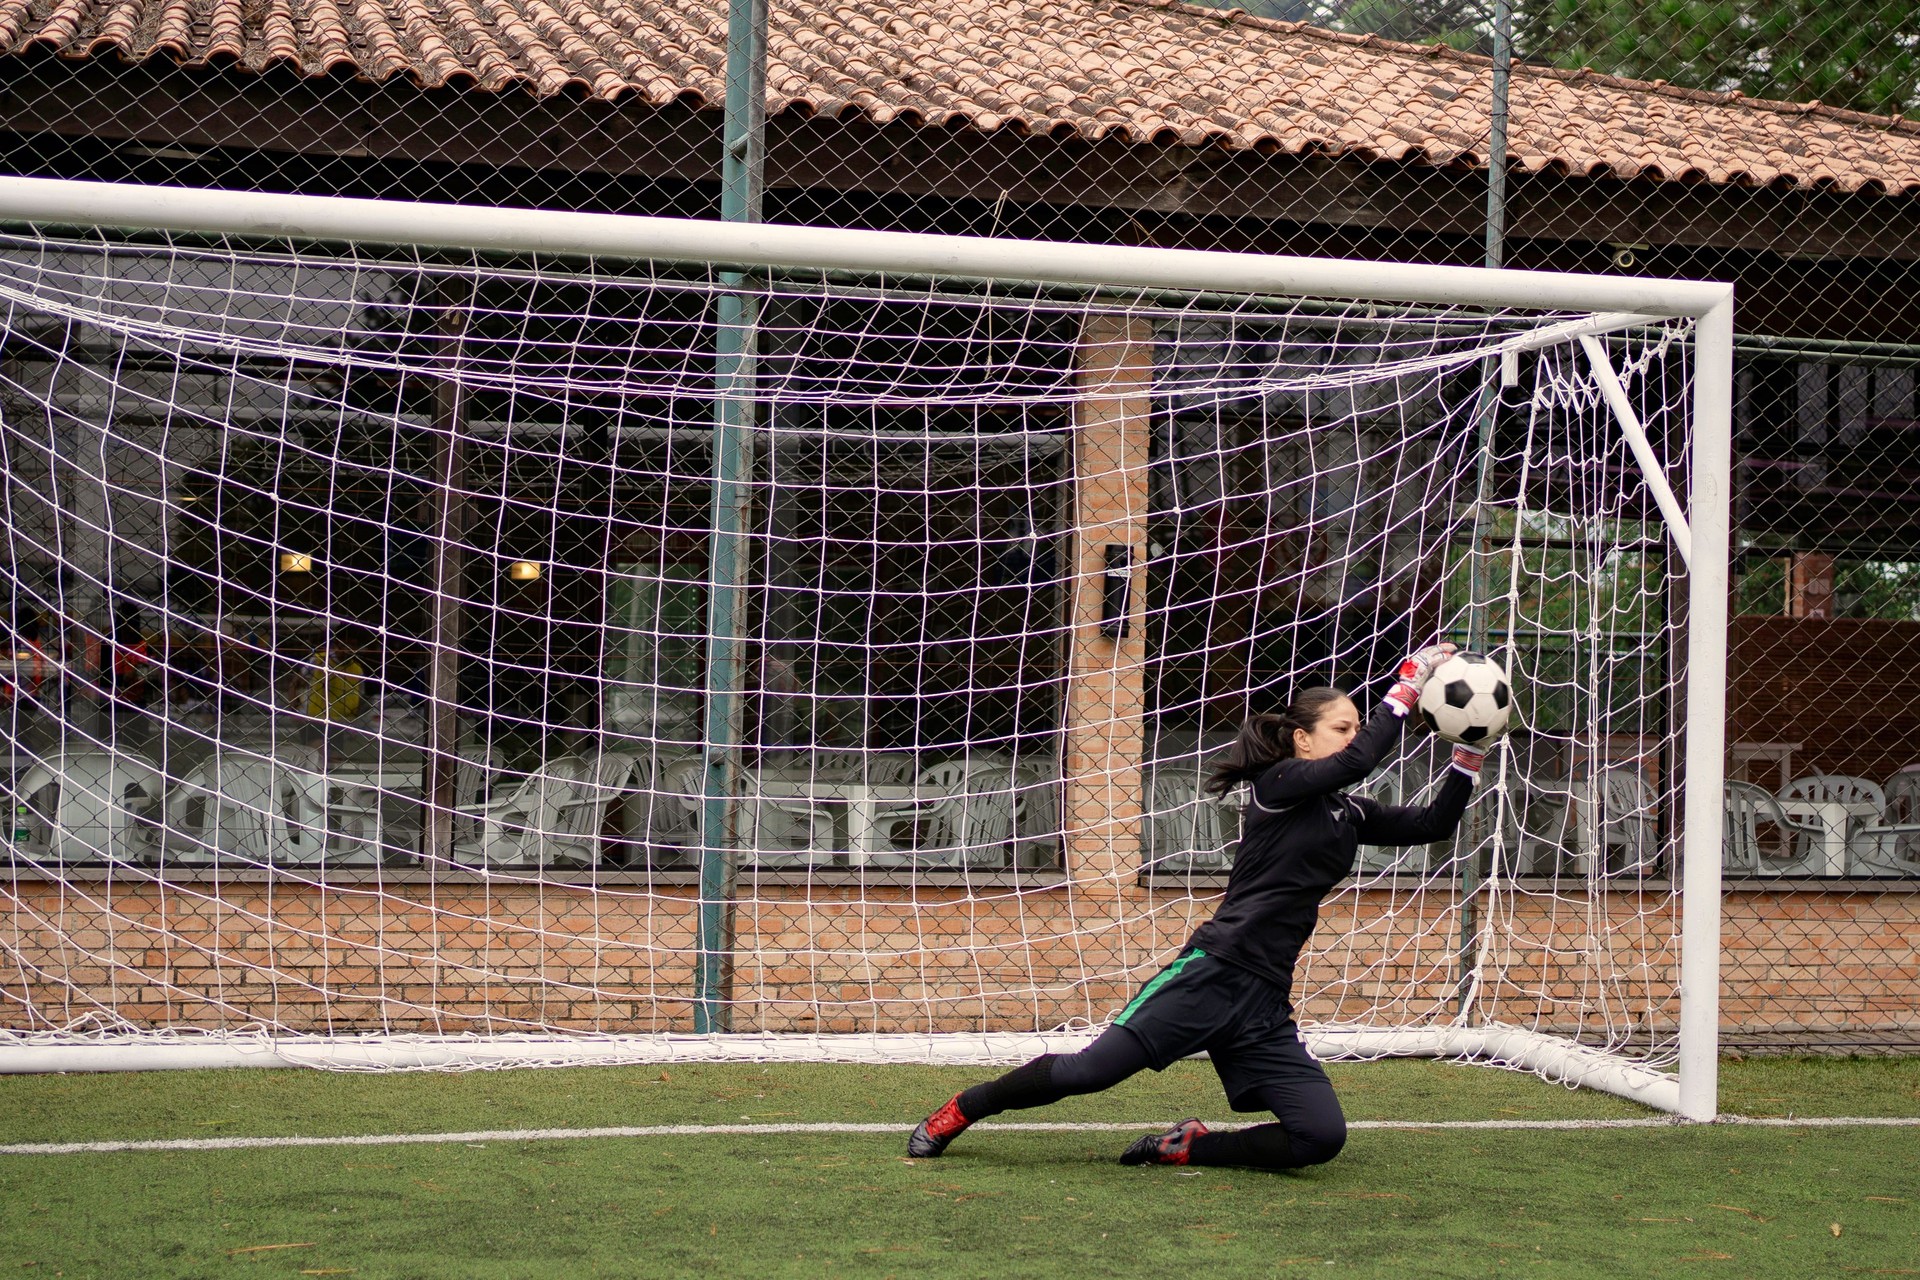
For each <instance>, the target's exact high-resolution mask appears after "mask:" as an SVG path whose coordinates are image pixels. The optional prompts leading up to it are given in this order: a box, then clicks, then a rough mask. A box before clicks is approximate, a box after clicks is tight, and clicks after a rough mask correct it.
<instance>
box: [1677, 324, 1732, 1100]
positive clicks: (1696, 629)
mask: <svg viewBox="0 0 1920 1280" xmlns="http://www.w3.org/2000/svg"><path fill="white" fill-rule="evenodd" d="M1695 332H1696V335H1697V336H1696V339H1695V342H1696V346H1695V350H1696V351H1697V352H1698V353H1699V354H1698V356H1697V358H1696V362H1695V365H1694V371H1693V476H1692V480H1693V486H1692V488H1693V493H1692V499H1693V502H1692V515H1693V563H1692V564H1691V566H1690V567H1689V569H1688V574H1689V582H1688V584H1687V585H1688V600H1687V756H1686V796H1685V800H1684V802H1683V803H1684V805H1685V809H1684V811H1683V820H1684V821H1685V823H1686V834H1685V837H1684V844H1683V846H1682V849H1681V873H1680V874H1681V881H1680V887H1681V899H1680V909H1681V917H1680V1114H1681V1115H1683V1116H1686V1117H1687V1118H1688V1119H1691V1120H1711V1119H1713V1117H1714V1114H1715V1112H1716V1111H1718V1110H1719V1070H1720V1066H1719V1049H1720V826H1721V823H1722V822H1723V821H1724V819H1725V814H1724V812H1723V809H1722V803H1723V802H1722V800H1721V787H1722V775H1723V773H1724V771H1725V768H1726V757H1725V755H1724V752H1725V750H1726V729H1727V725H1726V714H1727V548H1728V540H1729V536H1730V534H1729V528H1728V526H1729V524H1730V521H1731V516H1730V509H1731V506H1732V501H1731V490H1732V481H1731V479H1730V476H1731V472H1732V469H1733V464H1732V457H1733V444H1732V439H1733V416H1732V408H1731V406H1732V404H1733V299H1732V298H1731V297H1729V298H1728V299H1727V300H1726V301H1725V302H1724V303H1722V304H1721V305H1720V306H1718V307H1715V308H1714V309H1713V310H1712V311H1710V312H1708V313H1707V314H1706V315H1705V316H1704V317H1702V318H1701V320H1700V324H1699V327H1698V329H1697V330H1696V331H1695Z"/></svg>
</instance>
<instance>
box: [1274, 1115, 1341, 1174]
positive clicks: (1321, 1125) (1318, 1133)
mask: <svg viewBox="0 0 1920 1280" xmlns="http://www.w3.org/2000/svg"><path fill="white" fill-rule="evenodd" d="M1275 1114H1276V1115H1278V1114H1279V1113H1278V1112H1276V1113H1275ZM1280 1121H1281V1123H1282V1124H1283V1125H1285V1126H1286V1130H1287V1145H1288V1146H1290V1147H1292V1148H1293V1158H1294V1159H1295V1160H1296V1161H1298V1162H1299V1165H1300V1167H1302V1168H1304V1167H1305V1166H1307V1165H1312V1164H1325V1163H1326V1162H1327V1161H1329V1160H1331V1159H1333V1158H1334V1157H1335V1156H1337V1155H1339V1154H1340V1151H1341V1148H1343V1147H1345V1146H1346V1145H1347V1120H1346V1117H1345V1116H1342V1115H1338V1114H1335V1115H1319V1116H1298V1115H1294V1116H1281V1117H1280Z"/></svg>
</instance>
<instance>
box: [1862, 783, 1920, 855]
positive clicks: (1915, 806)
mask: <svg viewBox="0 0 1920 1280" xmlns="http://www.w3.org/2000/svg"><path fill="white" fill-rule="evenodd" d="M1881 791H1882V793H1883V794H1884V795H1885V797H1886V803H1885V804H1884V805H1883V806H1882V807H1881V810H1880V817H1879V819H1878V820H1877V821H1873V822H1869V823H1867V824H1866V825H1865V826H1862V827H1861V828H1860V829H1859V830H1857V831H1855V832H1854V833H1853V835H1852V838H1851V839H1849V840H1848V841H1847V874H1848V875H1850V876H1920V769H1915V768H1913V767H1912V766H1909V767H1907V768H1905V769H1902V770H1901V771H1900V772H1898V773H1896V774H1894V775H1893V776H1892V777H1891V778H1888V779H1887V781H1886V784H1885V785H1884V786H1882V787H1881Z"/></svg>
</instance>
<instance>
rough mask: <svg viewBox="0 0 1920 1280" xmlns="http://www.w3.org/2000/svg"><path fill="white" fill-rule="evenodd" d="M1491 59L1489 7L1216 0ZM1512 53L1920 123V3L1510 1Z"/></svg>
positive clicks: (1359, 0) (1442, 1)
mask: <svg viewBox="0 0 1920 1280" xmlns="http://www.w3.org/2000/svg"><path fill="white" fill-rule="evenodd" d="M1212 2H1213V3H1216V4H1218V5H1220V7H1223V8H1224V7H1227V6H1228V5H1230V4H1237V5H1238V7H1240V8H1243V9H1245V10H1246V11H1247V12H1248V13H1251V14H1255V15H1257V16H1259V17H1265V18H1275V19H1279V20H1281V21H1286V22H1310V23H1312V24H1313V25H1315V26H1320V27H1328V28H1331V29H1332V30H1335V31H1349V32H1355V33H1360V32H1371V33H1374V34H1378V35H1382V36H1385V37H1387V38H1389V39H1393V40H1407V41H1413V42H1416V43H1432V42H1436V41H1437V42H1440V43H1444V44H1448V45H1451V46H1453V47H1454V48H1456V49H1471V50H1474V51H1476V52H1479V53H1490V52H1492V48H1493V34H1492V33H1493V13H1494V6H1493V0H1212ZM1513 43H1514V56H1515V57H1516V58H1519V59H1521V60H1523V61H1526V62H1535V63H1545V64H1547V65H1549V66H1558V67H1592V68H1593V69H1594V70H1596V71H1603V72H1607V73H1610V74H1613V75H1620V76H1629V77H1632V78H1635V79H1640V80H1666V81H1668V82H1670V83H1673V84H1677V85H1683V86H1685V87H1687V88H1690V89H1711V90H1716V91H1719V92H1727V91H1730V90H1736V89H1737V90H1739V91H1740V92H1742V93H1745V94H1746V95H1748V96H1749V97H1754V98H1779V99H1786V100H1789V101H1793V102H1811V101H1819V102H1823V103H1826V104H1827V105H1828V106H1834V107H1848V108H1852V109H1854V110H1857V111H1869V112H1874V113H1877V114H1887V115H1900V114H1920V0H1513Z"/></svg>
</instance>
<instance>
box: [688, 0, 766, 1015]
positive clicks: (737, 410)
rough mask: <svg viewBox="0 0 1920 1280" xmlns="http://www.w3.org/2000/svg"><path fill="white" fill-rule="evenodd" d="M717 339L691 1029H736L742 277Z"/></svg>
mask: <svg viewBox="0 0 1920 1280" xmlns="http://www.w3.org/2000/svg"><path fill="white" fill-rule="evenodd" d="M766 46H767V6H766V0H731V4H730V6H729V8H728V13H727V109H726V118H725V121H724V122H723V124H722V126H721V134H720V137H721V146H722V156H721V164H720V218H721V221H723V222H758V221H760V192H761V181H762V174H763V171H764V158H765V143H766V101H767V94H766ZM720 283H721V286H722V292H721V294H720V297H719V299H718V304H717V310H718V329H717V331H716V333H715V338H714V401H713V473H712V474H713V481H712V497H711V500H710V502H709V514H710V519H709V523H708V528H709V530H710V532H709V536H708V543H707V682H706V694H707V722H706V733H705V741H706V752H707V768H706V770H705V773H704V782H703V788H702V790H703V793H704V796H705V799H704V801H703V802H702V804H701V806H700V918H699V923H698V936H697V939H696V947H697V956H696V958H695V971H694V1007H693V1029H694V1031H695V1032H696V1033H698V1034H702V1035H705V1034H710V1033H712V1032H716V1031H725V1030H727V1029H728V1024H729V1017H728V1002H729V996H730V991H729V988H730V986H731V976H732V975H731V972H730V966H729V965H728V963H727V961H728V958H729V956H730V954H731V952H732V949H733V937H732V928H733V920H732V907H733V893H734V883H733V880H734V862H733V855H732V848H731V846H732V841H731V840H730V839H729V835H728V825H729V824H728V818H729V811H730V809H731V807H732V806H731V799H732V795H733V775H734V770H733V751H734V745H735V744H736V743H737V742H738V741H739V736H740V735H739V723H740V685H741V679H740V675H741V672H740V640H739V622H738V596H739V592H740V587H741V584H742V583H743V582H744V581H745V580H746V574H745V573H744V571H743V570H744V567H745V564H746V558H747V538H746V536H745V534H744V533H743V532H742V527H741V526H742V519H741V516H742V514H743V511H744V509H745V507H746V503H747V497H748V492H749V490H748V486H747V484H746V480H747V479H748V476H749V474H750V468H751V435H750V433H751V431H752V427H753V402H752V400H751V398H750V397H751V393H752V387H753V376H754V368H753V366H754V341H755V335H754V329H755V325H756V324H757V322H758V319H759V316H758V305H757V304H758V300H757V299H756V298H755V297H754V296H753V295H752V293H751V292H750V290H749V289H748V288H747V287H746V285H747V278H746V276H745V275H743V274H742V273H740V272H737V271H727V272H722V273H721V275H720Z"/></svg>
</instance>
